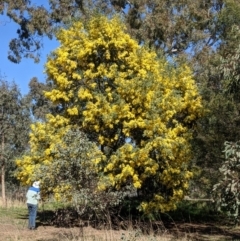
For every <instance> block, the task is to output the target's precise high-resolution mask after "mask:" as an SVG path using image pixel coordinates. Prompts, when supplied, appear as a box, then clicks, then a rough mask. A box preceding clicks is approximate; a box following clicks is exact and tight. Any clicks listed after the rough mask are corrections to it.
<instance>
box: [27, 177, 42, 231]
mask: <svg viewBox="0 0 240 241" xmlns="http://www.w3.org/2000/svg"><path fill="white" fill-rule="evenodd" d="M26 198H27V207H28V215H29V217H28V228H29V229H30V230H34V229H36V217H37V209H38V201H39V200H40V198H41V197H40V181H35V182H34V183H33V185H32V186H31V187H30V188H29V189H28V191H27V194H26Z"/></svg>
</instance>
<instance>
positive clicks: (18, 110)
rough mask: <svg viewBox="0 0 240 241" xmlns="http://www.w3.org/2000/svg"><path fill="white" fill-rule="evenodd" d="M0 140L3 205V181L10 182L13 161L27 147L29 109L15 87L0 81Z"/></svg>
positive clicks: (3, 196)
mask: <svg viewBox="0 0 240 241" xmlns="http://www.w3.org/2000/svg"><path fill="white" fill-rule="evenodd" d="M0 92H1V95H0V140H1V152H0V157H1V183H2V199H3V202H4V203H5V198H6V196H5V181H6V180H10V179H11V178H12V177H11V176H10V175H11V172H10V171H13V166H15V165H14V164H13V160H14V158H15V157H16V156H18V155H21V154H22V153H23V151H25V150H26V149H27V147H28V144H27V143H28V134H29V123H30V116H29V109H28V108H27V102H26V101H25V99H24V98H22V96H21V94H20V91H19V90H18V88H17V86H16V85H15V84H14V83H12V84H9V83H8V82H6V81H4V80H2V79H1V80H0Z"/></svg>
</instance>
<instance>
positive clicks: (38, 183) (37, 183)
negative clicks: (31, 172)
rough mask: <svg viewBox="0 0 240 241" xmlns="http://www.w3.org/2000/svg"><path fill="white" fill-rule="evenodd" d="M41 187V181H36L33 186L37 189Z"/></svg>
mask: <svg viewBox="0 0 240 241" xmlns="http://www.w3.org/2000/svg"><path fill="white" fill-rule="evenodd" d="M39 185H40V181H35V182H34V183H33V185H32V186H33V187H35V188H39Z"/></svg>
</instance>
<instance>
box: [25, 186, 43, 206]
mask: <svg viewBox="0 0 240 241" xmlns="http://www.w3.org/2000/svg"><path fill="white" fill-rule="evenodd" d="M26 198H27V203H29V204H33V205H37V204H38V201H39V200H40V199H41V196H40V189H39V188H35V187H30V188H29V189H28V191H27V194H26Z"/></svg>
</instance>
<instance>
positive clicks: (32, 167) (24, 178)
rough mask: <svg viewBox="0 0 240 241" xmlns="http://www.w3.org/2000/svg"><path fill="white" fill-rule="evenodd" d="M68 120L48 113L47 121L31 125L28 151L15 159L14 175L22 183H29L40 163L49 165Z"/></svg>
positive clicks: (66, 128)
mask: <svg viewBox="0 0 240 241" xmlns="http://www.w3.org/2000/svg"><path fill="white" fill-rule="evenodd" d="M68 122H69V120H68V119H66V118H64V117H63V116H59V115H57V116H53V115H51V114H49V115H47V122H45V123H42V122H36V123H35V124H32V125H31V133H30V153H29V154H26V155H24V156H23V157H22V158H21V159H17V160H16V165H17V167H18V172H17V174H16V175H17V178H18V179H19V180H20V181H21V183H22V184H23V185H31V183H32V182H33V181H34V180H35V174H36V173H38V170H39V167H40V166H41V164H44V165H51V163H52V161H53V155H52V152H53V151H54V149H55V146H56V145H58V144H59V143H61V141H62V137H63V136H64V134H65V133H66V132H67V131H68V129H69V126H68ZM45 175H47V173H45Z"/></svg>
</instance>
